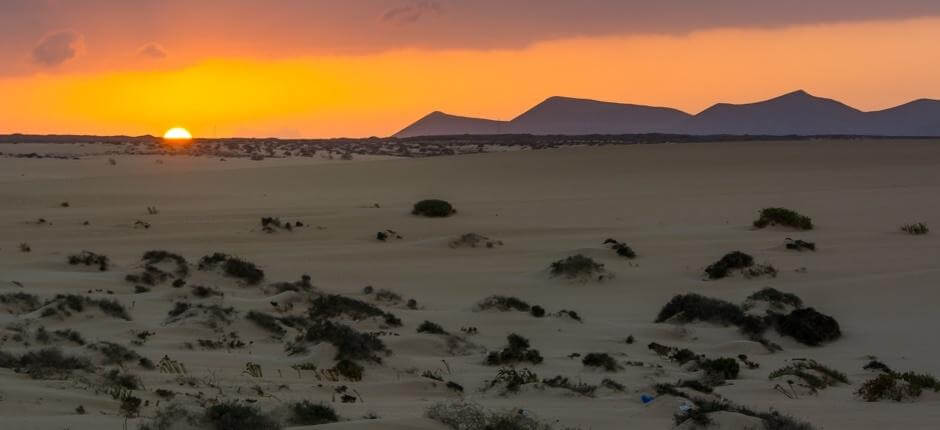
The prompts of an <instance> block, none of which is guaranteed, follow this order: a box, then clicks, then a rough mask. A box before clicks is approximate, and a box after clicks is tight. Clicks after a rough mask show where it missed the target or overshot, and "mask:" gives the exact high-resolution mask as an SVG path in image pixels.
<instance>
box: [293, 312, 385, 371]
mask: <svg viewBox="0 0 940 430" xmlns="http://www.w3.org/2000/svg"><path fill="white" fill-rule="evenodd" d="M304 339H305V340H307V341H309V342H328V343H330V344H332V345H333V346H335V347H336V360H344V359H345V360H368V361H374V362H377V363H380V362H381V361H382V358H381V357H380V356H379V355H378V354H380V353H381V354H387V353H388V352H389V351H388V349H387V348H386V347H385V343H384V342H382V340H381V339H379V338H378V336H376V335H374V334H371V333H361V332H359V331H356V330H355V329H353V328H352V327H349V326H347V325H344V324H340V323H334V322H332V321H327V320H316V321H314V322H313V324H312V325H311V327H310V328H308V329H307V333H306V334H305V335H304Z"/></svg>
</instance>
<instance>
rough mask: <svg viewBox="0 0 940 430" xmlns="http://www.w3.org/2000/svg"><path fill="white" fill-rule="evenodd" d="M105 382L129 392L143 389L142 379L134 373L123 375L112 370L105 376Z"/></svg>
mask: <svg viewBox="0 0 940 430" xmlns="http://www.w3.org/2000/svg"><path fill="white" fill-rule="evenodd" d="M104 382H105V384H106V385H108V386H111V387H120V388H124V389H127V390H137V389H139V388H140V387H141V382H140V377H139V376H137V375H134V374H132V373H122V372H121V371H120V370H118V369H111V370H109V371H108V372H107V373H105V374H104Z"/></svg>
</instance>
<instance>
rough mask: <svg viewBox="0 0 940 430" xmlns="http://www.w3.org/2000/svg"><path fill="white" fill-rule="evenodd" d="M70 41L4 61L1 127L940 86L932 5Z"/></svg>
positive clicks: (695, 105)
mask: <svg viewBox="0 0 940 430" xmlns="http://www.w3.org/2000/svg"><path fill="white" fill-rule="evenodd" d="M72 42H73V44H72V45H70V46H73V47H75V49H76V50H75V52H74V55H71V56H70V57H69V58H68V61H65V62H63V63H62V64H56V65H55V66H54V67H39V66H35V65H33V66H30V67H22V68H21V70H17V71H16V72H15V73H7V74H2V73H0V94H2V101H0V133H14V132H23V133H82V134H129V135H140V134H153V135H161V134H162V133H163V132H164V131H165V130H166V129H167V128H169V127H171V126H174V125H181V126H184V127H186V128H187V129H189V130H190V131H191V132H192V133H193V135H195V136H198V137H225V136H251V137H265V136H278V137H337V136H349V137H361V136H372V135H375V136H388V135H391V134H393V133H395V132H396V131H398V130H399V129H401V128H403V127H404V126H406V125H407V124H409V123H410V122H412V121H414V120H416V119H418V118H419V117H421V116H423V115H425V114H427V113H428V112H430V111H433V110H441V111H445V112H448V113H452V114H457V115H466V116H479V117H486V118H494V119H511V118H512V117H514V116H516V115H518V114H519V113H521V112H522V111H524V110H525V109H527V108H529V107H531V106H532V105H534V104H536V103H538V102H540V101H541V100H543V99H545V98H546V97H549V96H553V95H563V96H571V97H584V98H594V99H600V100H608V101H618V102H628V103H638V104H649V105H659V106H671V107H676V108H679V109H682V110H685V111H687V112H690V113H697V112H698V111H700V110H702V109H705V108H706V107H708V106H709V105H711V104H713V103H715V102H733V103H741V102H751V101H757V100H761V99H766V98H770V97H774V96H777V95H780V94H782V93H785V92H789V91H791V90H795V89H805V90H807V91H809V92H810V93H813V94H815V95H819V96H823V97H830V98H835V99H838V100H840V101H843V102H845V103H847V104H849V105H852V106H854V107H857V108H860V109H863V110H874V109H882V108H887V107H891V106H894V105H897V104H901V103H904V102H907V101H910V100H913V99H916V98H922V97H926V98H940V79H937V71H938V70H940V49H937V46H940V18H931V17H922V18H904V19H901V18H899V19H880V20H858V21H850V22H823V23H801V24H797V25H777V26H770V27H760V28H755V27H745V26H741V27H735V26H720V27H717V28H707V29H698V30H691V31H683V32H677V33H668V34H659V33H653V32H649V33H640V34H619V35H618V34H576V35H570V36H566V37H553V38H546V40H533V41H523V42H520V43H519V44H517V45H518V46H472V45H473V44H464V45H463V46H451V47H448V46H414V44H407V43H403V44H401V46H389V47H384V48H383V49H376V50H361V49H357V50H348V51H346V52H342V50H334V51H330V50H319V51H317V50H313V51H304V52H300V51H294V50H290V49H287V50H283V51H277V52H273V51H270V50H265V49H264V47H263V46H249V47H243V49H239V48H238V47H233V46H230V45H228V44H227V43H228V42H226V41H225V40H219V39H215V40H212V39H211V38H210V39H193V40H192V43H182V42H180V41H178V40H177V41H176V42H173V43H171V44H169V45H168V46H169V47H165V45H162V44H156V46H155V47H154V48H153V49H154V50H156V54H154V55H144V56H143V57H145V58H142V56H139V55H138V56H128V57H127V58H123V59H122V57H121V56H116V55H111V56H107V55H98V54H95V52H96V50H100V49H101V47H100V46H98V45H96V43H97V42H95V40H94V39H93V38H92V37H90V36H88V35H85V34H82V33H80V32H78V31H77V37H76V38H75V40H73V41H72ZM458 45H459V44H458ZM134 46H139V45H136V42H135V44H134ZM170 47H172V49H171V48H170ZM210 48H211V49H210ZM164 50H165V52H164ZM135 54H136V52H135ZM4 55H5V56H12V54H10V55H7V54H4ZM96 55H98V56H97V57H96Z"/></svg>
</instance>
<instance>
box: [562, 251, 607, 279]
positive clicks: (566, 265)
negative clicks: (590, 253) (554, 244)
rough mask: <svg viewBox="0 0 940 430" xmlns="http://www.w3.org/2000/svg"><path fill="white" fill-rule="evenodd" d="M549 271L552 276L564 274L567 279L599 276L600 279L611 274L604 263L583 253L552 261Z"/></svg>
mask: <svg viewBox="0 0 940 430" xmlns="http://www.w3.org/2000/svg"><path fill="white" fill-rule="evenodd" d="M549 272H550V273H551V275H552V276H564V277H565V278H566V279H578V278H593V277H595V276H597V277H598V280H603V279H604V278H606V277H609V275H610V272H608V271H607V270H605V269H604V265H603V264H601V263H598V262H596V261H594V259H592V258H591V257H586V256H584V255H582V254H576V255H572V256H570V257H566V258H564V259H562V260H558V261H556V262H554V263H552V264H551V265H550V266H549Z"/></svg>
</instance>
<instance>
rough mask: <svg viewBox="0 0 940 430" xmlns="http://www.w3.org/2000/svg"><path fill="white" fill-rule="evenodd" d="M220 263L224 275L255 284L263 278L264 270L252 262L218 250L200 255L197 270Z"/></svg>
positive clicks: (207, 268)
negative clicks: (210, 253)
mask: <svg viewBox="0 0 940 430" xmlns="http://www.w3.org/2000/svg"><path fill="white" fill-rule="evenodd" d="M220 264H221V265H222V270H223V271H224V272H225V274H226V275H228V276H231V277H233V278H238V279H242V280H244V281H245V282H246V283H248V284H249V285H256V284H258V283H260V282H261V281H262V280H263V279H264V271H263V270H261V269H259V268H258V266H255V264H254V263H252V262H249V261H246V260H242V259H240V258H238V257H233V256H231V255H228V254H223V253H220V252H216V253H214V254H212V255H207V256H204V257H202V259H200V260H199V270H210V269H212V268H215V267H217V266H218V265H220Z"/></svg>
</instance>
